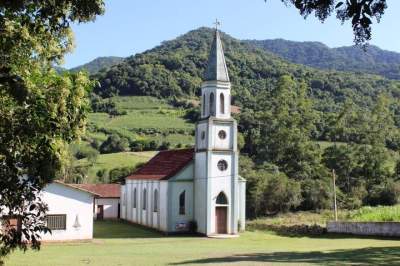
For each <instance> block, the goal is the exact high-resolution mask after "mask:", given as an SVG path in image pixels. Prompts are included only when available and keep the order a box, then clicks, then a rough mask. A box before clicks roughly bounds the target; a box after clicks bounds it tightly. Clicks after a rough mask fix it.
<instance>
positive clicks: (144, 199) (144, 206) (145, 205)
mask: <svg viewBox="0 0 400 266" xmlns="http://www.w3.org/2000/svg"><path fill="white" fill-rule="evenodd" d="M146 207H147V191H146V189H144V190H143V210H146Z"/></svg>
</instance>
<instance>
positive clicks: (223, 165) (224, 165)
mask: <svg viewBox="0 0 400 266" xmlns="http://www.w3.org/2000/svg"><path fill="white" fill-rule="evenodd" d="M217 167H218V169H219V170H220V171H225V170H226V169H228V163H227V162H226V161H225V160H219V161H218V164H217Z"/></svg>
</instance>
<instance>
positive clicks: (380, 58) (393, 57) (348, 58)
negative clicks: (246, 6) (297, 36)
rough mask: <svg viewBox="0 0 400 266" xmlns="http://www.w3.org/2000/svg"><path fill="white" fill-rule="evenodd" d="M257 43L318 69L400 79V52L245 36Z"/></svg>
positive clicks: (280, 54)
mask: <svg viewBox="0 0 400 266" xmlns="http://www.w3.org/2000/svg"><path fill="white" fill-rule="evenodd" d="M244 42H246V43H249V44H250V45H253V46H255V47H258V48H261V49H264V50H265V51H269V52H272V53H274V54H276V55H278V56H280V57H282V58H283V59H286V60H288V61H290V62H293V63H296V64H302V65H306V66H311V67H315V68H318V69H327V70H338V71H351V72H362V73H370V74H378V75H382V76H384V77H386V78H390V79H397V80H399V79H400V53H397V52H394V51H388V50H384V49H381V48H379V47H378V46H375V45H370V46H368V47H367V48H366V50H365V51H364V50H363V49H362V48H360V47H357V46H341V47H336V48H330V47H329V46H327V45H326V44H324V43H321V42H314V41H304V42H297V41H289V40H285V39H272V40H244Z"/></svg>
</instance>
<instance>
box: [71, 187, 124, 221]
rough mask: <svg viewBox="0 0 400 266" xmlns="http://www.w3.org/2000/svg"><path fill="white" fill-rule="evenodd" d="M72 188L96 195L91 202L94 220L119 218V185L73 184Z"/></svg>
mask: <svg viewBox="0 0 400 266" xmlns="http://www.w3.org/2000/svg"><path fill="white" fill-rule="evenodd" d="M73 186H76V187H78V188H82V189H84V190H87V191H90V192H93V193H95V194H96V196H95V198H94V202H93V217H94V219H97V220H102V219H119V218H120V206H119V200H120V194H121V187H120V184H74V185H73Z"/></svg>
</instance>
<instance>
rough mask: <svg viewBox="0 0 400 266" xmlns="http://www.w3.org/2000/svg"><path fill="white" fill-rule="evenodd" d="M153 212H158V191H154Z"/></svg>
mask: <svg viewBox="0 0 400 266" xmlns="http://www.w3.org/2000/svg"><path fill="white" fill-rule="evenodd" d="M153 211H154V212H158V190H157V189H155V190H154V203H153Z"/></svg>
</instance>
